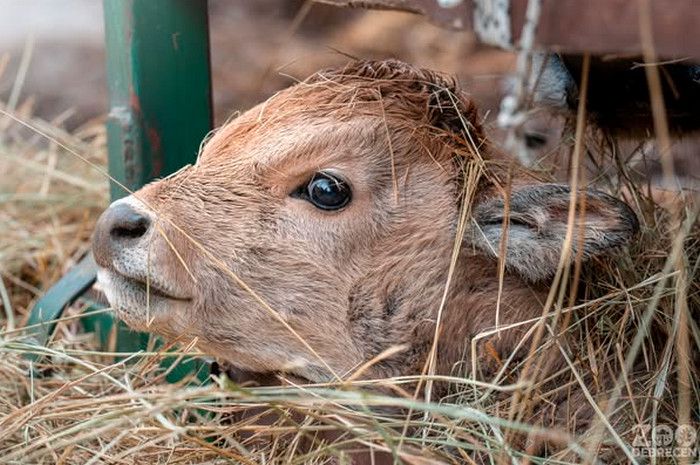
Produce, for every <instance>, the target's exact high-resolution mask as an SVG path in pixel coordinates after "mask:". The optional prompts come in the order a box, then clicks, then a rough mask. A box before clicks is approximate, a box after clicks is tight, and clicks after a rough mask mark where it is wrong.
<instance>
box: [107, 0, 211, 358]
mask: <svg viewBox="0 0 700 465" xmlns="http://www.w3.org/2000/svg"><path fill="white" fill-rule="evenodd" d="M103 5H104V17H105V37H106V46H107V79H108V84H109V96H110V112H109V116H108V118H107V143H108V149H109V172H110V175H111V176H112V178H114V180H116V181H118V182H119V183H121V185H122V186H124V187H125V188H126V189H128V190H129V191H135V190H137V189H139V188H140V187H141V186H143V185H144V184H146V183H148V182H149V181H151V180H153V179H155V178H158V177H163V176H167V175H168V174H171V173H173V172H175V171H177V170H179V169H180V168H182V167H183V166H184V165H187V164H188V163H194V161H195V160H196V158H197V153H198V150H199V145H200V143H201V141H202V140H203V139H204V137H205V136H206V134H207V133H208V132H209V131H210V130H211V127H212V104H211V74H210V66H209V28H208V26H209V25H208V13H207V0H104V2H103ZM122 186H120V185H119V184H117V183H116V182H114V181H111V182H110V192H111V197H112V200H116V199H118V198H120V197H123V196H125V195H128V194H129V191H126V190H125V189H124V188H123V187H122ZM108 323H109V322H104V321H101V322H100V324H99V327H100V328H101V331H102V332H103V333H105V332H106V331H107V330H108V328H109V326H110V325H109V324H108ZM146 340H147V338H146V337H145V335H139V334H135V333H131V332H129V331H128V330H126V328H125V327H124V326H123V323H120V327H119V328H118V337H117V350H118V351H130V350H136V349H139V348H143V346H144V344H145V341H146Z"/></svg>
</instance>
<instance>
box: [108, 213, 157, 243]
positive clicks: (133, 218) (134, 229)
mask: <svg viewBox="0 0 700 465" xmlns="http://www.w3.org/2000/svg"><path fill="white" fill-rule="evenodd" d="M113 208H114V209H115V211H113V216H112V224H111V227H110V228H109V235H110V237H111V238H112V239H113V240H119V239H138V238H139V237H142V236H144V235H145V234H146V232H148V228H149V227H150V225H151V221H150V219H149V218H148V217H147V216H145V215H143V214H142V213H139V212H137V211H136V210H133V209H132V208H131V207H130V206H128V205H118V206H116V207H113Z"/></svg>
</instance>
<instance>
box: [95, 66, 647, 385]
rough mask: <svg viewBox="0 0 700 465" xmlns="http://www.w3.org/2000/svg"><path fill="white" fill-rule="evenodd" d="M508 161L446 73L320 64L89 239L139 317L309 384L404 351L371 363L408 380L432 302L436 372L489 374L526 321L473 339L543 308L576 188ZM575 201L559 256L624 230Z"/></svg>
mask: <svg viewBox="0 0 700 465" xmlns="http://www.w3.org/2000/svg"><path fill="white" fill-rule="evenodd" d="M511 165H512V163H511V159H510V158H508V157H505V156H503V155H502V154H500V153H498V151H497V150H496V149H494V148H493V147H492V145H491V144H490V143H489V141H488V138H487V137H486V136H485V134H484V131H483V130H482V128H481V126H480V124H479V118H478V116H477V111H476V108H475V107H474V105H473V104H472V102H471V101H470V100H469V98H468V97H467V96H466V95H465V94H464V93H463V92H461V91H460V90H459V89H458V88H457V86H456V84H455V82H454V81H453V80H452V79H450V78H447V77H445V76H442V75H440V74H438V73H435V72H432V71H428V70H424V69H418V68H415V67H412V66H410V65H407V64H405V63H401V62H398V61H369V62H367V61H361V62H356V63H352V64H350V65H348V66H346V67H345V68H340V69H334V70H330V71H324V72H320V73H318V74H316V75H314V76H312V77H311V78H309V79H308V80H306V81H305V82H302V83H300V84H297V85H295V86H293V87H290V88H289V89H286V90H284V91H282V92H280V93H278V94H277V95H275V96H274V97H272V98H270V99H269V100H268V101H266V102H264V103H262V104H260V105H258V106H256V107H255V108H253V109H251V110H249V111H247V112H246V113H244V114H243V115H241V116H239V117H238V118H236V119H234V120H232V121H231V122H229V123H227V124H225V125H224V126H223V127H221V128H220V129H219V130H218V131H217V132H216V133H215V135H214V136H213V137H212V138H211V139H209V140H208V141H207V142H206V144H205V145H204V148H203V150H202V152H201V154H200V157H199V160H198V161H197V163H196V164H195V165H194V166H191V167H188V168H186V169H183V170H181V171H180V172H178V173H176V174H175V175H173V176H170V177H168V178H166V179H162V180H159V181H155V182H153V183H151V184H149V185H148V186H146V187H144V188H143V189H141V190H140V191H138V192H136V193H135V194H134V195H131V196H129V197H127V198H125V199H122V200H119V201H117V202H115V203H114V204H112V206H111V207H110V208H109V209H108V210H107V211H106V212H105V213H104V214H103V215H102V217H101V219H100V221H99V223H98V225H97V229H96V231H95V236H94V246H93V247H94V255H95V259H96V261H97V263H98V264H99V266H100V270H99V283H100V285H101V286H102V288H103V289H104V291H105V293H106V295H107V297H108V299H109V301H110V303H111V305H112V306H113V307H114V309H115V310H116V312H117V314H118V315H119V317H120V318H122V319H124V320H125V321H126V322H127V323H128V324H129V325H130V326H132V327H133V328H136V329H140V330H146V331H151V332H154V333H157V334H160V335H162V336H165V337H167V338H184V339H185V340H189V339H193V338H197V340H198V344H199V347H201V348H202V349H203V350H205V351H207V352H208V353H210V354H212V355H214V356H216V357H218V358H219V359H221V360H224V361H226V362H227V363H228V364H230V365H232V366H234V367H236V368H238V369H240V370H245V371H246V372H252V373H259V374H261V375H264V374H271V373H273V374H274V373H285V374H288V375H291V376H293V377H297V378H302V379H304V380H308V381H311V382H324V381H329V380H333V379H336V377H338V378H347V377H349V376H350V375H352V374H353V373H354V371H355V370H356V369H357V368H358V367H360V366H362V365H363V364H365V363H366V362H367V361H369V360H372V359H373V358H374V357H377V356H378V355H380V354H382V353H384V352H385V351H388V350H389V349H392V348H396V347H401V350H397V351H394V352H392V354H391V355H390V356H386V357H379V360H378V361H377V362H376V363H374V364H371V366H370V367H369V368H367V367H365V368H366V369H365V370H364V371H363V376H364V377H386V376H399V375H416V374H419V373H420V372H421V370H422V369H423V367H424V364H425V363H426V359H427V357H428V355H429V352H430V350H431V346H432V344H433V340H434V337H435V329H436V328H435V325H436V320H437V318H438V313H439V311H440V309H442V310H441V313H440V315H441V326H440V331H439V343H438V345H437V354H436V364H435V367H436V372H437V373H439V374H449V373H450V372H451V371H452V370H453V368H454V367H455V365H456V364H459V363H462V366H466V367H471V366H472V361H476V362H477V363H476V364H475V365H476V366H477V367H478V368H477V371H478V372H477V373H473V376H475V377H483V378H485V379H488V380H490V379H492V377H493V376H494V375H495V373H496V371H495V370H496V369H500V368H501V365H500V363H502V362H503V361H504V360H507V359H508V357H509V356H510V355H511V353H512V352H513V351H514V350H515V349H516V346H518V344H519V343H521V342H522V341H521V338H523V336H524V335H525V333H526V331H527V330H528V329H530V328H531V326H532V324H531V323H530V324H527V325H521V326H518V327H516V328H514V329H509V330H504V331H503V332H502V333H501V334H500V335H498V336H494V337H493V338H492V339H491V340H489V341H486V342H487V343H486V344H482V343H480V344H478V345H477V353H471V340H472V338H473V337H475V336H476V335H478V334H480V333H483V332H485V331H487V330H489V329H492V328H493V327H494V326H495V325H496V323H497V316H498V323H499V324H500V325H511V324H513V323H517V322H522V321H525V320H529V319H532V318H536V317H538V316H540V315H541V313H542V306H543V302H544V301H545V300H546V293H547V291H548V280H549V279H550V278H551V277H552V275H553V274H554V273H555V271H556V269H557V267H558V266H559V262H560V256H561V254H562V252H563V250H562V248H563V243H564V239H565V236H566V233H567V220H568V210H569V203H570V196H571V192H570V189H569V187H567V186H565V185H558V184H548V183H544V182H541V181H539V180H538V179H537V178H536V177H535V176H534V175H533V174H531V173H529V172H527V171H524V170H521V169H519V168H513V167H512V166H511ZM578 196H579V197H585V208H586V214H585V217H582V216H581V215H579V213H577V214H576V215H575V221H574V223H575V225H574V226H575V227H574V228H573V236H572V238H573V241H572V244H573V245H572V246H571V248H570V250H569V251H568V252H570V253H569V254H568V255H569V257H570V258H569V259H568V261H569V262H571V261H572V260H574V258H575V257H576V256H577V255H578V256H580V257H582V259H583V260H586V259H589V258H590V257H593V256H598V255H606V254H609V253H610V252H611V250H613V249H614V248H616V247H619V246H622V245H624V244H626V243H628V242H629V241H630V239H631V238H632V236H633V234H634V232H635V230H636V229H637V220H636V218H635V216H634V214H633V213H632V211H631V210H630V209H629V208H628V207H627V205H625V204H624V203H622V202H620V201H618V200H616V199H615V198H612V197H610V196H608V195H606V194H603V193H601V192H598V191H594V190H586V191H580V192H578ZM456 246H457V247H456ZM499 260H502V261H503V264H504V269H505V274H504V278H503V282H502V290H501V293H500V305H498V301H499ZM441 303H442V305H441ZM497 306H498V308H499V310H498V314H497ZM482 342H483V341H482ZM521 345H522V346H526V347H527V346H529V344H521ZM475 357H476V359H474V358H475ZM463 362H466V363H463ZM438 394H439V392H438Z"/></svg>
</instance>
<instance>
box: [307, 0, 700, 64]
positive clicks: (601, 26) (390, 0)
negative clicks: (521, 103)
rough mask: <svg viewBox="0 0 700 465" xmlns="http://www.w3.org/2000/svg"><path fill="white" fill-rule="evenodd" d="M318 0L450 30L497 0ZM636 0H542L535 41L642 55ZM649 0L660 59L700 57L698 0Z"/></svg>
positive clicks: (514, 7)
mask: <svg viewBox="0 0 700 465" xmlns="http://www.w3.org/2000/svg"><path fill="white" fill-rule="evenodd" d="M321 1H323V2H324V3H330V4H334V5H338V6H349V7H362V8H380V9H395V10H403V11H410V12H413V13H418V14H424V15H426V16H428V17H429V18H430V19H431V20H432V21H434V22H435V23H437V24H439V25H441V26H444V27H449V28H454V29H472V28H473V24H474V18H473V16H474V9H475V4H476V3H479V4H481V5H485V4H497V3H499V1H498V0H480V1H477V0H462V1H461V2H460V1H459V0H453V1H441V2H438V1H437V0H321ZM455 3H456V5H455V6H449V5H454V4H455ZM509 3H510V18H511V32H512V34H511V35H512V37H513V40H514V41H517V39H518V37H519V36H520V31H521V29H522V24H523V18H524V16H525V9H526V8H527V3H528V0H510V2H509ZM640 3H641V2H639V1H637V0H587V1H582V0H542V14H541V16H540V24H539V27H538V30H537V44H538V45H539V46H541V47H543V48H547V49H550V50H555V51H559V52H563V53H581V52H584V51H588V52H591V53H594V54H598V55H604V54H627V55H640V54H641V52H642V50H641V44H640V42H641V41H640V34H639V7H640ZM650 3H651V8H652V14H651V16H652V18H653V19H652V22H653V24H652V29H653V36H654V43H655V44H656V52H657V54H658V55H659V56H660V57H663V58H678V57H691V58H695V59H698V58H700V1H699V0H650ZM441 5H448V6H441Z"/></svg>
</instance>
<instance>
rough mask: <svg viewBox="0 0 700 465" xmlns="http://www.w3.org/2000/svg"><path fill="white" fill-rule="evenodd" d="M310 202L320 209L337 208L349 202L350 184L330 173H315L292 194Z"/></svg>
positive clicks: (350, 194)
mask: <svg viewBox="0 0 700 465" xmlns="http://www.w3.org/2000/svg"><path fill="white" fill-rule="evenodd" d="M293 195H294V196H295V197H299V198H302V199H304V200H307V201H309V202H311V203H312V204H313V205H314V206H315V207H316V208H320V209H321V210H339V209H341V208H343V207H344V206H346V205H347V204H348V203H350V200H351V198H352V190H351V189H350V185H349V184H348V183H347V182H346V181H344V180H343V179H341V178H339V177H338V176H335V175H332V174H330V173H324V172H320V173H316V174H314V176H313V177H312V178H311V180H310V181H309V182H308V183H306V184H304V185H302V186H300V187H299V188H298V189H297V190H296V191H295V192H294V194H293Z"/></svg>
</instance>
